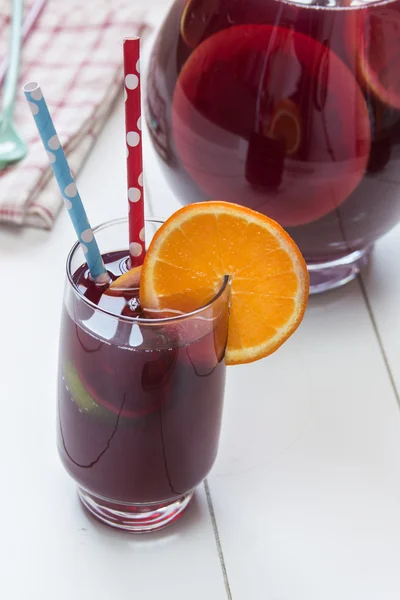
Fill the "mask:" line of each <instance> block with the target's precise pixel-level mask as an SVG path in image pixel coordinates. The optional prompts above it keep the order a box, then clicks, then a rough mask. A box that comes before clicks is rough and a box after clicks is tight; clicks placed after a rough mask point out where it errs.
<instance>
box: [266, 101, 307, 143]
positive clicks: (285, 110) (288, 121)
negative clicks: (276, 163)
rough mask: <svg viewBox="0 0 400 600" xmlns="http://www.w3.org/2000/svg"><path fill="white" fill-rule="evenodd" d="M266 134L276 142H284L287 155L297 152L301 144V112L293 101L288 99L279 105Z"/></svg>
mask: <svg viewBox="0 0 400 600" xmlns="http://www.w3.org/2000/svg"><path fill="white" fill-rule="evenodd" d="M264 133H265V134H266V135H267V136H268V137H271V138H273V139H274V140H282V141H283V142H284V143H285V148H286V153H287V154H289V155H290V154H294V153H295V152H297V150H298V149H299V146H300V142H301V120H300V111H299V109H298V108H297V106H296V104H295V103H294V102H293V101H292V100H289V99H288V98H287V99H285V100H281V101H280V102H278V103H277V105H276V107H275V110H274V112H273V115H272V118H271V122H270V125H269V126H268V127H264Z"/></svg>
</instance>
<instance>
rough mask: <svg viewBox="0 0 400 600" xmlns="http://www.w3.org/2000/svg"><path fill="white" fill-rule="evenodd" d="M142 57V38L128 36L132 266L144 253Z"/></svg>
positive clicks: (126, 72) (126, 88) (126, 77)
mask: <svg viewBox="0 0 400 600" xmlns="http://www.w3.org/2000/svg"><path fill="white" fill-rule="evenodd" d="M139 56H140V40H139V38H138V37H134V38H125V39H124V95H125V131H126V168H127V180H128V200H129V252H130V257H131V267H132V268H133V267H137V266H138V265H141V264H142V263H143V259H144V252H145V243H144V197H143V159H142V125H141V105H140V67H139Z"/></svg>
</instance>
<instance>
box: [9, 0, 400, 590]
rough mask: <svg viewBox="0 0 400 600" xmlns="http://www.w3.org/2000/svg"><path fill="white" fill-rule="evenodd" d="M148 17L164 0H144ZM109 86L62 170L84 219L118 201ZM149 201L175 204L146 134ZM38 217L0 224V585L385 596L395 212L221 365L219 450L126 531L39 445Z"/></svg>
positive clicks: (53, 352)
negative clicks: (102, 515)
mask: <svg viewBox="0 0 400 600" xmlns="http://www.w3.org/2000/svg"><path fill="white" fill-rule="evenodd" d="M152 6H153V9H152V11H151V17H152V19H153V21H154V22H155V23H156V22H159V21H160V20H161V18H162V15H163V13H164V12H165V10H166V7H167V3H166V2H162V1H160V0H157V2H153V4H152ZM124 153H125V147H124V121H123V102H122V99H121V101H120V102H118V105H117V107H116V110H115V111H114V113H113V114H112V115H111V116H110V119H109V121H108V123H107V125H106V126H105V128H104V130H103V132H102V134H101V136H100V138H99V140H98V142H97V144H96V147H95V149H94V151H93V152H92V154H91V156H90V158H89V160H88V162H87V163H86V165H85V167H84V169H83V171H82V174H81V176H80V177H79V180H78V184H79V188H80V191H81V195H82V197H83V198H84V200H85V204H86V206H87V209H88V212H89V214H90V218H91V221H92V223H99V222H101V221H104V220H106V219H109V218H113V217H118V216H121V215H123V214H126V188H125V158H124ZM145 155H146V156H145V162H146V173H145V175H146V185H147V191H148V195H150V199H151V207H152V211H153V212H154V213H156V215H157V216H162V217H164V216H167V215H169V214H170V213H171V212H173V210H175V209H176V208H177V207H178V206H179V204H178V202H177V201H176V200H175V199H174V197H173V196H172V194H171V192H170V191H169V190H168V188H167V185H166V183H165V181H164V180H163V178H162V175H161V173H160V170H159V166H158V163H157V161H156V159H155V156H154V152H153V150H152V148H151V147H150V145H149V143H148V140H147V139H146V144H145ZM73 242H74V233H73V229H72V227H71V225H70V223H69V222H68V215H67V214H66V212H65V211H63V212H62V213H61V215H60V217H59V218H58V219H57V222H56V224H55V226H54V229H53V231H52V232H51V233H48V232H44V231H38V230H33V229H26V230H15V229H13V228H9V229H8V228H2V229H0V273H1V285H2V289H1V292H0V315H1V321H0V323H1V326H0V332H1V356H0V372H1V377H0V402H1V409H0V431H1V435H0V468H1V470H0V477H1V479H0V482H1V483H0V519H1V527H0V597H1V598H4V600H25V599H27V600H28V599H29V600H42V599H47V598H52V599H54V600H55V599H57V600H67V599H68V600H69V599H72V598H73V599H74V600H91V599H93V600H116V599H121V600H128V599H129V600H131V599H134V598H137V599H139V600H153V599H154V600H155V599H157V600H159V599H160V598H165V599H166V600H167V599H174V600H176V599H179V600H180V599H182V600H183V599H186V598H190V599H191V600H203V599H204V598H208V599H210V600H214V599H215V600H225V599H229V598H233V599H234V600H259V599H260V600H261V599H263V600H264V599H265V600H337V599H338V598H340V599H341V600H342V599H344V600H347V599H349V600H350V599H351V600H378V599H379V600H380V599H383V598H384V599H385V600H398V599H399V597H400V577H399V565H400V418H399V417H400V414H399V392H398V390H399V389H400V341H399V334H400V309H399V305H400V260H399V258H400V228H399V227H397V228H396V229H394V230H393V231H392V232H391V233H390V234H388V235H387V236H386V237H385V238H384V239H382V240H381V241H380V242H379V243H378V244H377V246H376V250H375V253H374V256H373V260H372V262H371V264H370V266H369V268H368V269H367V270H366V272H365V273H364V274H363V276H362V278H359V279H357V280H356V281H354V282H353V283H351V284H350V285H348V286H347V287H346V288H344V289H341V290H337V291H334V292H330V293H328V294H326V295H324V296H320V297H314V298H311V300H310V303H309V308H308V310H307V313H306V317H305V320H304V323H303V324H302V326H301V327H300V329H299V330H298V332H297V333H296V335H295V336H294V337H293V338H292V339H291V340H290V341H289V342H288V343H287V344H286V345H285V346H284V347H283V348H282V349H281V350H280V351H279V352H278V353H277V354H276V355H273V356H271V357H270V358H268V359H265V360H263V361H260V362H257V363H254V364H252V365H248V366H239V367H232V368H229V373H228V386H227V393H226V404H225V414H224V424H223V432H222V439H221V445H220V451H219V456H218V459H217V462H216V465H215V467H214V469H213V471H212V473H211V475H210V477H209V480H208V484H209V495H208V496H207V494H206V489H205V488H204V487H200V488H199V489H198V491H197V493H196V496H195V499H194V501H193V503H192V504H191V505H190V506H189V509H188V510H187V513H186V514H185V516H184V517H183V518H182V519H181V521H180V522H179V523H177V524H176V525H175V526H173V527H171V528H170V529H166V530H164V531H163V532H161V533H158V534H152V535H148V536H143V537H137V536H132V535H129V534H124V533H119V532H115V531H113V530H111V529H108V528H106V527H104V526H103V525H101V524H98V523H96V522H95V521H94V520H92V519H91V518H90V517H88V516H87V514H86V513H85V512H84V511H83V509H82V508H81V506H80V504H79V503H78V499H77V496H76V491H75V486H74V483H73V481H72V480H70V479H69V477H68V476H67V474H66V473H64V471H63V469H62V466H61V464H60V462H59V460H58V457H57V453H56V446H55V389H56V364H57V346H58V328H59V319H60V310H61V299H62V291H63V283H64V261H65V257H66V254H67V251H68V249H69V247H70V246H71V245H72V243H73Z"/></svg>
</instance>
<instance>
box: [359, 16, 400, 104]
mask: <svg viewBox="0 0 400 600" xmlns="http://www.w3.org/2000/svg"><path fill="white" fill-rule="evenodd" d="M360 48H361V49H360V55H359V69H360V74H361V76H362V78H363V80H364V82H365V84H366V85H367V86H368V87H369V88H370V90H371V91H372V92H373V93H374V94H375V96H377V97H378V98H379V99H380V100H381V101H382V102H384V103H385V104H388V105H389V106H393V107H394V108H400V61H399V53H400V14H399V13H398V12H397V11H395V10H393V9H392V8H387V7H381V8H376V9H375V10H371V12H367V13H366V16H365V19H364V20H363V30H362V35H361V36H360Z"/></svg>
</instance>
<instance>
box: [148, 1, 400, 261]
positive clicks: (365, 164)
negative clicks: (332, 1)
mask: <svg viewBox="0 0 400 600" xmlns="http://www.w3.org/2000/svg"><path fill="white" fill-rule="evenodd" d="M399 50H400V1H399V0H396V1H395V2H392V3H389V4H383V3H378V4H376V5H370V6H368V5H366V6H364V7H362V8H360V7H354V8H349V6H348V5H346V7H342V8H340V6H336V7H334V8H328V7H323V3H322V2H321V3H320V5H319V7H316V6H313V7H310V6H302V5H300V4H297V5H295V4H293V3H283V2H276V1H275V0H236V1H235V0H191V3H190V4H188V3H186V2H183V1H177V2H176V3H175V4H174V6H173V8H172V9H171V12H170V14H169V16H168V17H167V20H166V22H165V24H164V27H163V28H162V30H161V32H160V34H159V37H158V40H157V43H156V47H155V49H154V51H153V57H152V65H151V68H150V71H149V73H150V76H149V89H148V106H147V116H148V122H149V126H150V130H151V133H152V138H153V141H154V143H155V146H156V148H157V150H158V152H159V154H160V155H161V156H162V157H163V159H164V162H165V164H166V165H167V169H166V172H167V175H168V176H169V178H170V181H171V183H172V185H173V186H174V187H175V189H176V190H177V191H178V193H179V195H180V198H181V200H182V201H183V202H184V203H188V202H193V201H199V200H207V199H221V200H229V201H233V202H238V203H240V204H244V205H247V206H249V207H251V208H254V209H256V210H259V211H261V212H263V213H265V214H267V215H269V216H271V217H272V218H274V219H276V220H277V221H279V222H280V223H281V224H282V225H283V226H284V227H285V228H286V229H287V230H288V231H289V233H290V235H291V236H292V237H293V238H294V240H295V241H296V242H297V244H298V245H299V247H300V249H301V251H302V252H303V254H304V256H305V258H306V260H308V261H309V262H319V261H326V260H334V259H339V258H340V257H343V256H345V255H347V254H349V253H351V252H353V251H355V250H359V249H362V248H365V247H367V246H369V245H370V244H372V243H373V242H374V241H375V240H376V239H377V238H378V237H380V236H381V235H382V234H383V233H385V232H386V231H388V230H389V229H390V228H391V227H392V226H393V225H395V224H396V223H397V222H398V221H399V220H400V189H399V186H398V182H400V177H399V172H400V68H399V67H398V55H399V52H398V51H399Z"/></svg>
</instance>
